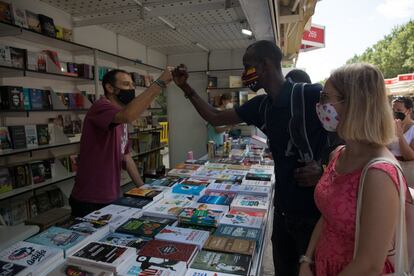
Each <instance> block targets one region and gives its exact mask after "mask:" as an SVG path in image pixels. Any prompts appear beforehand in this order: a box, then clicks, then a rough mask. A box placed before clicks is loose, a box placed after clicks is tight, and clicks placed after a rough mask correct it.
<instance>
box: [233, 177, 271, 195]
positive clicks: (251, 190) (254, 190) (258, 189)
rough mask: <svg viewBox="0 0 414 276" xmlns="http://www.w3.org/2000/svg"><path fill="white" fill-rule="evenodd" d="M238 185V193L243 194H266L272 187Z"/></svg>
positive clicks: (268, 193) (269, 192)
mask: <svg viewBox="0 0 414 276" xmlns="http://www.w3.org/2000/svg"><path fill="white" fill-rule="evenodd" d="M249 181H250V180H249ZM262 182H263V181H262ZM239 187H240V188H239V191H238V193H239V194H243V195H254V196H268V195H270V194H271V193H272V188H271V187H268V186H257V185H243V184H242V185H240V186H239Z"/></svg>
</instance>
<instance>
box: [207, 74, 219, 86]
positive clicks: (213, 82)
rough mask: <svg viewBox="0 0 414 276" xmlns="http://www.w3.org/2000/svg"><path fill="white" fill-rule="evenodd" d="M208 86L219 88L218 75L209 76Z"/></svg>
mask: <svg viewBox="0 0 414 276" xmlns="http://www.w3.org/2000/svg"><path fill="white" fill-rule="evenodd" d="M207 87H208V88H217V77H212V76H209V77H208V84H207Z"/></svg>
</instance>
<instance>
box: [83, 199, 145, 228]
mask: <svg viewBox="0 0 414 276" xmlns="http://www.w3.org/2000/svg"><path fill="white" fill-rule="evenodd" d="M141 214H142V211H141V209H137V208H132V207H127V206H121V205H115V204H110V205H108V206H105V207H103V208H101V209H99V210H96V211H94V212H92V213H90V214H88V215H86V216H85V217H84V218H86V219H91V220H96V221H102V222H104V223H108V224H109V227H110V228H113V229H116V228H118V227H119V226H121V225H122V224H123V223H124V222H125V221H127V220H128V219H129V218H137V217H140V216H141Z"/></svg>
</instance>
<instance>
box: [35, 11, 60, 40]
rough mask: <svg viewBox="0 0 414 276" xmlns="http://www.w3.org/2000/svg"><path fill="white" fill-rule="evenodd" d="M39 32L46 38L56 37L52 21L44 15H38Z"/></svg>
mask: <svg viewBox="0 0 414 276" xmlns="http://www.w3.org/2000/svg"><path fill="white" fill-rule="evenodd" d="M38 18H39V22H40V29H41V32H42V33H43V34H45V35H47V36H51V37H56V29H55V23H54V22H53V19H52V18H50V17H48V16H46V15H44V14H39V15H38Z"/></svg>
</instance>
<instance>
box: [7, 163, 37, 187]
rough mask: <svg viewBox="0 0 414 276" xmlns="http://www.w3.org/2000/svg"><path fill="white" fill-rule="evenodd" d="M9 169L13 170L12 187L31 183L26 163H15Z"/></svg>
mask: <svg viewBox="0 0 414 276" xmlns="http://www.w3.org/2000/svg"><path fill="white" fill-rule="evenodd" d="M11 171H12V172H13V189H16V188H21V187H24V186H28V185H30V184H31V183H32V179H31V173H30V169H29V166H28V165H27V164H24V165H16V166H14V167H12V168H11Z"/></svg>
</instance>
